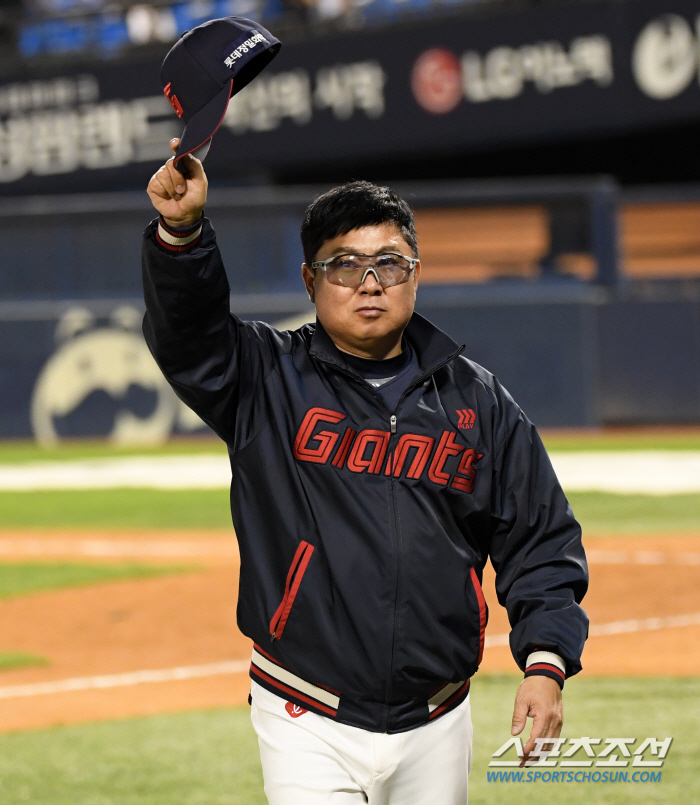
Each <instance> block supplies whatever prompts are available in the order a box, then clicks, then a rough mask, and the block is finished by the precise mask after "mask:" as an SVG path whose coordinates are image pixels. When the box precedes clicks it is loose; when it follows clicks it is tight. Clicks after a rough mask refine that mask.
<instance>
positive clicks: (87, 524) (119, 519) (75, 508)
mask: <svg viewBox="0 0 700 805" xmlns="http://www.w3.org/2000/svg"><path fill="white" fill-rule="evenodd" d="M568 497H569V500H570V502H571V505H572V507H573V510H574V513H575V514H576V516H577V517H578V519H579V520H580V522H581V523H582V525H583V527H584V528H585V529H586V531H590V532H596V531H598V532H605V533H637V532H639V533H643V532H657V533H659V532H662V533H671V532H672V531H700V494H695V495H667V496H663V497H651V496H647V495H611V494H605V493H602V492H573V493H570V494H569V496H568ZM41 527H48V528H77V529H81V528H82V529H88V528H90V529H93V528H104V529H110V528H112V529H116V528H135V529H141V528H143V529H159V528H161V529H178V528H183V529H188V528H189V529H202V530H206V529H209V528H221V529H229V528H231V513H230V510H229V501H228V494H227V492H226V490H224V489H211V490H209V489H207V490H196V489H192V490H177V491H165V490H155V489H106V490H89V491H73V490H71V491H66V492H55V491H46V492H0V528H41Z"/></svg>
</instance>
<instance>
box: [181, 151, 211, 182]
mask: <svg viewBox="0 0 700 805" xmlns="http://www.w3.org/2000/svg"><path fill="white" fill-rule="evenodd" d="M183 161H184V162H185V166H186V168H187V170H188V171H189V178H190V179H194V180H200V181H203V182H206V180H207V177H206V174H205V173H204V165H202V162H201V160H199V159H197V157H194V156H192V154H187V156H185V157H183Z"/></svg>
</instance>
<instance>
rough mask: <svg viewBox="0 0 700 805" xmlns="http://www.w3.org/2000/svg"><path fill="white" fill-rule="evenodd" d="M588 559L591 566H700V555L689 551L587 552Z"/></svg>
mask: <svg viewBox="0 0 700 805" xmlns="http://www.w3.org/2000/svg"><path fill="white" fill-rule="evenodd" d="M586 559H588V563H589V564H591V565H593V564H601V565H700V553H692V552H687V551H678V552H670V551H604V550H586Z"/></svg>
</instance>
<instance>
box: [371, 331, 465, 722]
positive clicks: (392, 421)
mask: <svg viewBox="0 0 700 805" xmlns="http://www.w3.org/2000/svg"><path fill="white" fill-rule="evenodd" d="M463 350H464V346H462V347H460V348H459V349H458V350H457V352H455V353H454V354H452V355H450V357H449V358H446V359H445V360H444V361H443V362H442V363H439V364H438V365H437V366H435V367H433V369H431V370H430V371H429V372H424V373H423V374H422V375H419V376H418V377H417V378H416V379H415V380H414V381H413V383H411V385H410V386H408V388H407V389H406V390H405V391H404V393H403V394H402V395H401V397H400V398H399V401H398V403H397V405H396V411H398V410H399V408H400V407H401V403H402V402H403V401H404V398H405V397H406V396H407V395H408V394H410V392H412V391H413V389H414V388H416V387H417V386H419V385H420V384H421V383H422V382H423V381H424V380H426V379H427V378H428V377H431V376H432V375H433V374H435V372H437V371H438V370H439V369H442V367H443V366H445V365H446V364H448V363H449V362H450V361H451V360H454V359H455V358H456V357H457V356H458V355H460V354H461V353H462V351H463ZM382 402H384V401H383V400H382ZM385 407H386V406H385ZM397 424H398V417H397V415H396V413H393V414H392V415H391V417H390V418H389V430H390V432H391V435H390V436H389V455H390V456H391V455H393V453H392V451H393V449H394V444H393V442H394V436H395V435H396V427H397ZM392 470H393V461H392ZM389 483H390V485H391V486H390V488H391V514H392V520H393V528H394V534H395V536H396V582H395V584H394V611H393V615H392V625H391V653H390V655H389V677H388V688H387V711H386V716H385V717H386V719H387V720H388V715H389V712H388V702H389V700H390V697H391V691H392V679H393V678H394V653H395V651H396V632H397V628H396V626H397V624H396V620H397V618H396V609H397V605H398V600H399V585H400V584H401V571H402V565H403V543H402V541H401V532H400V530H399V523H398V518H397V516H396V496H395V493H394V484H395V479H394V473H393V471H392V472H391V473H390V475H389ZM479 661H481V660H479ZM384 727H385V728H386V724H385V725H384Z"/></svg>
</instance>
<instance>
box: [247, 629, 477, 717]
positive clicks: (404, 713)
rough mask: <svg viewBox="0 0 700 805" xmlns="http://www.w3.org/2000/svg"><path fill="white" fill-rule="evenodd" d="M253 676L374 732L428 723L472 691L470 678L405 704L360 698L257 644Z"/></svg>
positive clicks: (277, 690)
mask: <svg viewBox="0 0 700 805" xmlns="http://www.w3.org/2000/svg"><path fill="white" fill-rule="evenodd" d="M250 676H251V678H252V679H254V680H255V681H256V682H257V683H258V684H259V685H262V687H264V688H266V689H267V690H269V691H270V692H272V693H276V694H277V695H278V696H281V697H282V698H284V699H287V700H288V701H290V702H292V703H293V704H297V705H299V706H300V707H304V708H305V709H307V710H311V711H313V712H316V713H319V714H320V715H323V716H327V717H328V718H332V719H334V720H336V721H339V722H340V723H343V724H349V725H350V726H353V727H359V728H361V729H367V730H370V731H372V732H405V731H406V730H409V729H414V728H415V727H419V726H421V725H422V724H426V723H428V722H429V721H432V720H433V719H435V718H438V717H439V716H441V715H444V714H445V713H448V712H449V711H450V710H452V709H454V708H455V707H457V706H458V705H459V704H461V702H463V701H464V699H465V698H466V696H467V695H468V694H469V680H468V679H466V680H461V681H459V682H444V683H443V684H441V685H440V686H439V687H438V688H437V689H436V690H435V691H434V692H433V693H432V694H431V695H430V697H429V698H428V699H423V700H420V699H414V700H412V701H410V702H406V703H405V704H397V705H386V704H383V703H381V702H366V701H363V702H357V701H353V700H351V699H348V698H346V697H341V695H340V693H338V691H335V690H331V689H330V688H327V687H324V686H322V685H318V684H314V683H312V682H308V681H307V680H305V679H302V678H301V677H300V676H298V675H297V674H295V673H293V672H292V671H291V670H290V669H289V668H286V667H285V666H284V665H282V664H281V663H279V662H278V661H277V660H275V659H274V658H272V657H271V656H270V655H269V654H267V653H266V652H265V651H264V650H263V649H261V648H260V646H258V645H255V646H254V648H253V657H252V660H251V664H250Z"/></svg>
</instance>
